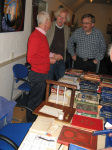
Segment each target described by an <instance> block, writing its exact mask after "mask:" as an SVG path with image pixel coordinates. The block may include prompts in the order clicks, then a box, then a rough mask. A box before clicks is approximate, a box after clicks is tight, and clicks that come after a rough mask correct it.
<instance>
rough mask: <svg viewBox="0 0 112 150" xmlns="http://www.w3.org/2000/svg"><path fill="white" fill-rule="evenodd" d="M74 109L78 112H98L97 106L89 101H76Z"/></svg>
mask: <svg viewBox="0 0 112 150" xmlns="http://www.w3.org/2000/svg"><path fill="white" fill-rule="evenodd" d="M76 111H77V112H80V113H88V114H98V106H97V105H94V104H91V103H86V102H79V101H78V102H77V105H76Z"/></svg>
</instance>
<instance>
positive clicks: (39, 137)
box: [38, 136, 54, 142]
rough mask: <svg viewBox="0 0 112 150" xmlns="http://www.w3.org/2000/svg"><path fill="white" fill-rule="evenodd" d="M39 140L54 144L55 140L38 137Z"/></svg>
mask: <svg viewBox="0 0 112 150" xmlns="http://www.w3.org/2000/svg"><path fill="white" fill-rule="evenodd" d="M38 138H39V139H42V140H45V141H48V142H54V140H48V139H46V138H43V137H41V136H38Z"/></svg>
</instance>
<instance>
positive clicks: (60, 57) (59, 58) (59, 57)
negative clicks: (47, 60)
mask: <svg viewBox="0 0 112 150" xmlns="http://www.w3.org/2000/svg"><path fill="white" fill-rule="evenodd" d="M54 58H55V59H56V60H57V61H59V60H63V57H62V56H61V55H60V54H54Z"/></svg>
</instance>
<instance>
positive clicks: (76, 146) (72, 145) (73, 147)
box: [68, 144, 87, 150]
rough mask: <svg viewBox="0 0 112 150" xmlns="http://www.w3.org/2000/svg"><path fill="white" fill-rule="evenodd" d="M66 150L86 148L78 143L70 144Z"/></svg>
mask: <svg viewBox="0 0 112 150" xmlns="http://www.w3.org/2000/svg"><path fill="white" fill-rule="evenodd" d="M68 150H87V149H86V148H83V147H81V146H78V145H74V144H70V145H69V148H68Z"/></svg>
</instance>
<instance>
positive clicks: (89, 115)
mask: <svg viewBox="0 0 112 150" xmlns="http://www.w3.org/2000/svg"><path fill="white" fill-rule="evenodd" d="M75 114H77V115H81V116H86V117H92V118H97V115H96V114H88V113H79V112H77V111H76V112H75Z"/></svg>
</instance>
